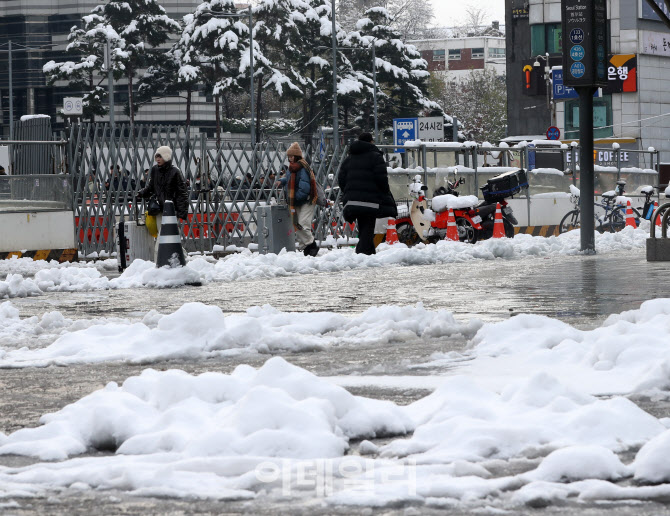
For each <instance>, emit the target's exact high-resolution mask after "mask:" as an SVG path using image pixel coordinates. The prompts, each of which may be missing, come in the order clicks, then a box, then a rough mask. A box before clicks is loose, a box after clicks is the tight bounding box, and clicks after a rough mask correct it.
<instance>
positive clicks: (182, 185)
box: [137, 146, 188, 220]
mask: <svg viewBox="0 0 670 516" xmlns="http://www.w3.org/2000/svg"><path fill="white" fill-rule="evenodd" d="M154 157H155V159H156V164H155V165H154V166H153V168H152V169H151V171H150V172H149V183H148V184H147V185H146V186H145V187H144V188H142V189H141V190H140V191H139V192H138V193H137V196H138V197H139V198H141V199H148V198H149V197H151V196H153V195H155V196H156V200H157V201H158V204H159V205H160V207H161V213H162V212H163V207H164V204H165V201H172V202H173V203H174V209H175V212H176V213H177V217H179V218H180V219H184V220H186V219H187V218H188V189H187V188H186V181H185V180H184V176H183V175H182V173H181V171H180V170H179V169H178V168H177V167H175V166H174V165H173V164H172V149H170V148H169V147H166V146H163V147H159V148H158V149H157V150H156V154H155V156H154Z"/></svg>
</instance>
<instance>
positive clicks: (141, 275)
mask: <svg viewBox="0 0 670 516" xmlns="http://www.w3.org/2000/svg"><path fill="white" fill-rule="evenodd" d="M442 197H446V196H442ZM455 199H462V198H455ZM648 233H649V222H648V221H642V224H641V226H640V227H639V228H632V227H626V228H624V229H623V230H622V231H620V232H618V233H605V234H598V233H597V234H596V249H597V250H598V252H599V253H600V254H607V253H615V252H621V251H630V250H640V251H642V250H643V249H644V248H645V246H646V240H647V238H648ZM353 242H354V240H351V241H350V243H353ZM580 247H581V240H580V235H579V230H574V231H570V232H568V233H565V234H562V235H558V236H550V237H539V236H532V235H525V234H519V235H516V236H515V237H514V238H505V239H489V240H485V241H480V242H477V243H476V244H474V245H472V244H466V243H461V242H452V241H439V242H437V243H436V244H428V245H426V244H418V245H416V246H414V247H412V248H408V247H407V246H405V245H403V244H395V245H392V246H389V245H386V244H380V245H379V247H378V248H377V254H375V255H372V256H366V255H361V254H356V253H355V252H354V250H353V249H351V248H344V249H335V250H332V251H323V250H322V251H321V253H320V255H319V256H317V257H311V256H310V257H306V256H304V255H303V254H302V253H300V252H291V253H288V252H285V251H284V252H281V253H279V254H266V255H263V254H259V253H252V252H251V251H250V250H248V249H247V250H244V251H242V252H241V253H239V254H233V255H230V256H227V257H225V258H223V259H221V260H218V261H216V262H212V260H211V259H205V258H202V257H196V258H192V259H190V261H189V262H188V263H187V264H186V267H176V268H168V267H163V268H160V269H156V268H155V266H154V264H153V263H152V262H145V261H143V260H135V261H134V262H133V263H132V264H131V266H130V267H129V268H128V269H126V270H125V271H124V273H123V274H122V275H121V276H119V277H118V278H114V279H111V280H110V279H108V278H107V277H106V276H103V275H102V274H101V273H100V270H103V271H104V270H108V269H109V268H110V262H112V263H114V264H115V263H116V262H115V261H114V260H106V261H104V262H100V263H99V265H97V266H96V267H94V266H92V265H88V266H81V265H79V264H69V265H67V266H65V265H64V264H62V265H60V264H59V266H55V265H53V263H55V262H53V263H51V262H50V263H47V262H42V263H41V264H39V265H35V264H38V263H39V262H32V261H30V264H29V263H24V262H22V263H21V264H19V263H18V261H15V260H9V262H10V263H11V262H16V263H14V265H13V268H14V269H15V270H16V269H19V270H21V269H23V268H25V272H23V275H29V274H30V273H31V272H32V273H34V274H35V280H36V283H37V286H38V289H35V288H34V285H32V284H31V283H27V284H26V285H25V286H24V287H20V286H19V284H20V283H21V280H19V279H16V278H15V279H14V282H15V288H13V289H11V290H10V289H8V288H4V290H3V287H2V283H1V282H0V298H2V297H16V296H17V295H28V294H27V292H30V295H38V294H40V293H41V292H59V291H68V292H70V291H90V290H106V289H126V288H140V287H150V288H171V287H180V286H184V285H190V284H197V283H204V282H224V283H228V282H231V281H248V280H257V279H270V278H277V277H285V276H293V275H300V274H317V273H320V272H342V271H349V270H355V269H367V268H378V267H393V266H411V265H432V264H447V263H460V262H466V261H471V260H495V259H499V258H504V259H507V260H523V259H528V258H533V257H545V256H552V255H577V254H579V253H580ZM0 265H1V264H0ZM23 281H29V280H23Z"/></svg>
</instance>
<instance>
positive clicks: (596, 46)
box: [561, 0, 609, 88]
mask: <svg viewBox="0 0 670 516" xmlns="http://www.w3.org/2000/svg"><path fill="white" fill-rule="evenodd" d="M561 8H562V16H563V19H562V22H563V23H562V28H563V72H564V73H563V82H564V84H565V85H566V86H572V87H580V86H584V87H596V88H597V87H599V86H606V85H607V64H608V63H607V56H608V53H609V41H608V40H607V4H606V0H561Z"/></svg>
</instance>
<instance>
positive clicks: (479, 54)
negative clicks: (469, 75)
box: [472, 48, 484, 59]
mask: <svg viewBox="0 0 670 516" xmlns="http://www.w3.org/2000/svg"><path fill="white" fill-rule="evenodd" d="M472 59H484V49H483V48H473V49H472Z"/></svg>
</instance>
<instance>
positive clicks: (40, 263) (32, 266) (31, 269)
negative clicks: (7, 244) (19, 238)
mask: <svg viewBox="0 0 670 516" xmlns="http://www.w3.org/2000/svg"><path fill="white" fill-rule="evenodd" d="M74 267H77V268H93V269H98V270H100V271H115V270H116V269H117V267H118V263H117V261H116V260H114V259H107V260H98V261H96V262H63V263H59V262H57V261H56V260H50V261H45V260H33V259H32V258H17V257H16V256H13V257H12V258H10V259H8V260H0V278H1V277H4V276H7V275H8V274H21V275H22V276H34V275H35V274H37V272H38V271H41V270H44V269H64V268H74Z"/></svg>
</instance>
